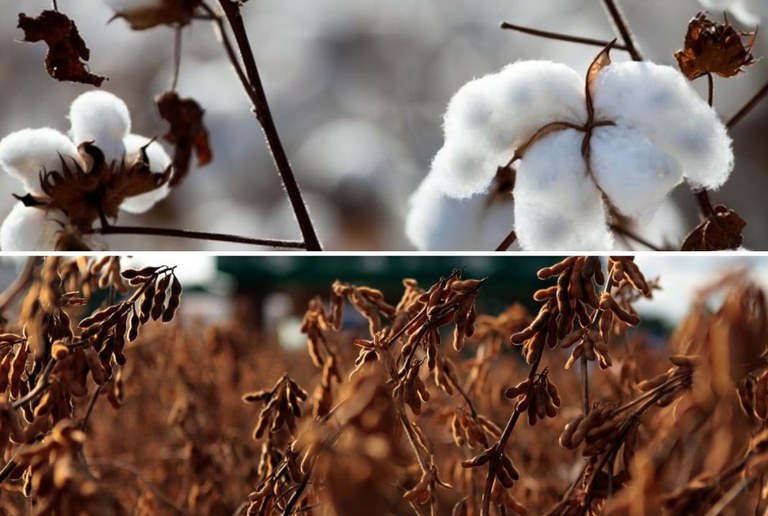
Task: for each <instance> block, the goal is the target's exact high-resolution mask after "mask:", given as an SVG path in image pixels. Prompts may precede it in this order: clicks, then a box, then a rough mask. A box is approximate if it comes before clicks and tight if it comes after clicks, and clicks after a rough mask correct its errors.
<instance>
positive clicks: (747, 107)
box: [725, 83, 768, 129]
mask: <svg viewBox="0 0 768 516" xmlns="http://www.w3.org/2000/svg"><path fill="white" fill-rule="evenodd" d="M766 95H768V83H765V85H764V86H763V87H762V88H760V90H759V91H758V92H757V93H755V95H754V96H753V97H752V98H751V99H749V100H748V101H747V103H746V104H744V106H742V108H741V109H739V111H738V112H737V113H736V114H735V115H733V116H732V117H731V119H730V120H728V123H726V124H725V126H726V127H727V128H728V129H732V128H733V126H735V125H736V124H738V123H739V122H741V120H742V119H743V118H744V117H746V116H747V115H748V114H749V113H750V111H752V110H753V109H754V108H755V106H757V105H758V104H759V103H760V101H761V100H763V99H764V98H765V96H766Z"/></svg>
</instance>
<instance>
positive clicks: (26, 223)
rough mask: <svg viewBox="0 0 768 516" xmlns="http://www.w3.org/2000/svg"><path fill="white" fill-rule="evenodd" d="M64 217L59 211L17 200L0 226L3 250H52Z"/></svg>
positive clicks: (0, 243)
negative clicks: (27, 205)
mask: <svg viewBox="0 0 768 516" xmlns="http://www.w3.org/2000/svg"><path fill="white" fill-rule="evenodd" d="M65 220H66V217H65V216H64V214H63V213H61V212H60V211H57V210H56V211H53V210H52V211H49V212H48V213H46V211H45V210H42V209H39V208H28V207H26V206H24V204H22V203H20V202H18V203H16V204H15V205H14V207H13V209H12V210H11V212H10V213H9V214H8V216H7V217H6V218H5V220H4V221H3V224H2V226H0V249H2V250H3V251H54V250H55V249H56V238H57V233H58V232H59V231H61V228H62V225H61V224H60V222H61V223H63V222H64V221H65Z"/></svg>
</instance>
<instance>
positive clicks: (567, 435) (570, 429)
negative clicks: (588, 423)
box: [560, 414, 584, 449]
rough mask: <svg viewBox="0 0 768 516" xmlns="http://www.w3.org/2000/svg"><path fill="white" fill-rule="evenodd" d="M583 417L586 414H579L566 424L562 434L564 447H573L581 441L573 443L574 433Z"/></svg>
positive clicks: (561, 439)
mask: <svg viewBox="0 0 768 516" xmlns="http://www.w3.org/2000/svg"><path fill="white" fill-rule="evenodd" d="M582 419H584V414H579V415H578V416H577V417H576V419H574V420H573V421H571V422H570V423H568V424H567V425H565V428H564V429H563V433H562V434H560V446H562V447H563V448H568V449H573V448H576V446H578V445H579V443H576V444H574V443H573V434H574V432H575V431H576V428H578V426H579V424H580V423H581V421H582Z"/></svg>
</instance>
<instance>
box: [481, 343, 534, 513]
mask: <svg viewBox="0 0 768 516" xmlns="http://www.w3.org/2000/svg"><path fill="white" fill-rule="evenodd" d="M544 347H545V346H544V345H543V344H542V345H541V346H539V349H538V350H537V353H536V358H535V359H534V361H533V363H532V364H531V369H530V371H528V380H531V387H529V392H530V389H532V388H533V381H532V380H533V378H534V377H535V376H536V373H537V372H538V370H539V364H541V358H542V357H543V356H544ZM519 418H520V412H518V411H517V409H514V411H513V412H512V415H511V416H510V417H509V419H508V420H507V424H506V426H504V430H503V431H502V432H501V437H499V440H498V441H497V442H496V444H495V445H494V448H496V454H502V453H504V447H505V446H506V445H507V441H508V440H509V436H510V435H512V430H514V429H515V424H517V420H518V419H519ZM496 464H497V461H496V460H495V459H491V460H490V461H489V462H488V476H487V477H486V480H485V490H484V491H483V499H482V505H481V507H480V516H489V515H490V510H491V492H492V490H493V483H494V481H495V480H496Z"/></svg>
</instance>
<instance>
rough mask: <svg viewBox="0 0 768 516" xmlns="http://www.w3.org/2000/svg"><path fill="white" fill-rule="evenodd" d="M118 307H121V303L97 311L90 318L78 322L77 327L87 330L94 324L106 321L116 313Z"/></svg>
mask: <svg viewBox="0 0 768 516" xmlns="http://www.w3.org/2000/svg"><path fill="white" fill-rule="evenodd" d="M120 307H121V303H118V304H116V305H110V306H108V307H106V308H103V309H101V310H99V311H97V312H96V313H94V314H93V315H91V316H90V317H86V318H85V319H83V320H82V321H80V323H79V324H78V326H79V327H80V328H88V327H89V326H93V325H94V324H96V323H99V322H102V321H106V320H107V319H108V318H109V317H111V316H112V315H114V314H115V312H117V311H118V310H119V309H120Z"/></svg>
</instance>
